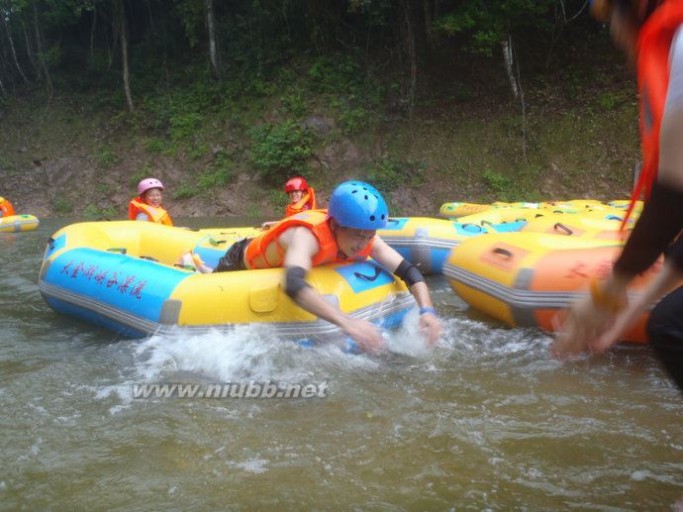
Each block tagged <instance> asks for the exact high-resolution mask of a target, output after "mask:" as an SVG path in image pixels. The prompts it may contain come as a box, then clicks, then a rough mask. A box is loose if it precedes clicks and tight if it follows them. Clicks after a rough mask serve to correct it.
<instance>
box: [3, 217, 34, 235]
mask: <svg viewBox="0 0 683 512" xmlns="http://www.w3.org/2000/svg"><path fill="white" fill-rule="evenodd" d="M39 224H40V221H39V220H38V217H34V216H33V215H26V214H24V215H10V216H9V217H0V233H18V232H19V231H33V230H34V229H37V228H38V225H39Z"/></svg>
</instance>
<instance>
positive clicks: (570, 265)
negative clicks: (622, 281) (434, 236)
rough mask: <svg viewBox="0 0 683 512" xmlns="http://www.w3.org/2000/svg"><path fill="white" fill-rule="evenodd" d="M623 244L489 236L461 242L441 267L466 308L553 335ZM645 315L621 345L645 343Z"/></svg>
mask: <svg viewBox="0 0 683 512" xmlns="http://www.w3.org/2000/svg"><path fill="white" fill-rule="evenodd" d="M621 246H622V242H621V241H620V240H616V239H605V238H595V237H584V236H559V235H555V234H547V233H504V234H488V235H486V236H482V237H477V238H472V239H468V240H465V241H463V242H462V243H461V244H460V245H459V246H457V247H455V248H454V249H453V250H452V251H451V253H450V255H449V257H448V260H447V262H446V264H445V265H444V275H445V276H446V277H447V279H448V281H449V283H450V285H451V287H452V288H453V290H455V292H456V293H457V294H458V295H459V296H460V297H461V298H462V299H463V300H464V301H465V302H467V303H468V304H470V306H472V307H473V308H475V309H477V310H479V311H482V312H484V313H486V314H488V315H490V316H492V317H493V318H495V319H497V320H500V321H501V322H503V323H505V324H506V325H509V326H513V327H540V328H541V329H544V330H547V331H552V330H553V320H554V319H555V318H556V317H557V315H558V314H560V313H561V312H562V311H563V310H564V309H565V308H567V307H568V306H569V305H570V304H571V303H572V302H574V301H575V300H577V299H578V298H580V297H581V296H584V295H586V294H587V293H588V287H589V284H590V281H591V280H592V279H594V278H597V279H600V278H602V277H605V276H606V275H607V274H608V273H609V272H610V271H611V269H612V265H613V263H614V261H615V260H616V258H617V256H618V254H619V252H620V250H621ZM661 263H662V262H661V260H659V261H658V262H657V263H656V264H655V265H653V266H652V267H651V268H650V269H649V270H648V271H646V272H645V273H644V274H643V275H641V276H639V277H638V278H636V279H635V280H634V281H633V282H632V284H631V286H630V287H629V297H633V296H635V295H636V294H638V293H640V292H641V291H642V289H643V287H644V286H645V285H646V284H647V283H648V282H649V281H650V280H651V279H652V278H653V276H654V275H656V274H657V273H658V272H659V271H660V269H661ZM646 320H647V315H646V314H644V315H643V316H642V318H641V319H640V321H639V322H638V324H637V325H636V326H635V327H634V328H633V329H632V330H631V331H629V332H628V333H627V334H626V335H625V336H624V341H630V342H639V343H644V342H646V341H647V340H646V335H645V322H646Z"/></svg>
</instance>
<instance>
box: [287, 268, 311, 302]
mask: <svg viewBox="0 0 683 512" xmlns="http://www.w3.org/2000/svg"><path fill="white" fill-rule="evenodd" d="M285 272H286V274H285V276H286V277H285V293H286V294H287V295H288V296H289V298H290V299H292V300H296V296H297V294H298V293H299V292H300V291H301V290H303V289H304V288H306V287H310V286H311V285H309V284H308V283H307V282H306V274H307V272H306V270H305V269H304V268H303V267H287V269H286V270H285Z"/></svg>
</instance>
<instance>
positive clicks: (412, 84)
mask: <svg viewBox="0 0 683 512" xmlns="http://www.w3.org/2000/svg"><path fill="white" fill-rule="evenodd" d="M410 6H411V2H410V1H409V0H403V1H402V2H401V4H400V11H401V12H400V15H399V16H400V18H401V19H400V21H399V24H400V25H401V27H402V31H401V32H403V33H402V35H401V41H402V45H403V47H404V49H405V53H406V56H407V58H408V67H409V75H408V78H407V83H406V88H405V98H404V101H405V107H406V112H407V113H408V115H411V114H412V112H413V107H414V106H415V89H416V88H417V51H416V45H415V32H414V30H413V22H412V21H411V18H412V17H411V15H410Z"/></svg>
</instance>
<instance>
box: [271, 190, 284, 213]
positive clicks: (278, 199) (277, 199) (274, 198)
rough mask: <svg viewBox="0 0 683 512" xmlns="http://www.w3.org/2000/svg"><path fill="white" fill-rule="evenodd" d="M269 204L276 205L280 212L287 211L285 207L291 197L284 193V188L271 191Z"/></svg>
mask: <svg viewBox="0 0 683 512" xmlns="http://www.w3.org/2000/svg"><path fill="white" fill-rule="evenodd" d="M268 198H269V202H270V203H272V204H273V205H275V206H274V207H275V210H276V211H278V212H283V211H285V206H287V203H289V197H288V196H287V194H285V193H284V192H283V191H282V188H276V189H270V190H269V191H268Z"/></svg>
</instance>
